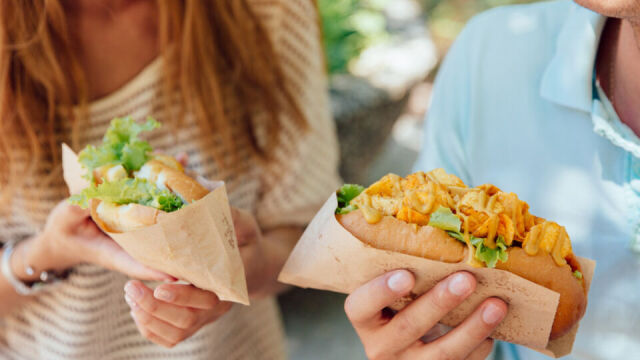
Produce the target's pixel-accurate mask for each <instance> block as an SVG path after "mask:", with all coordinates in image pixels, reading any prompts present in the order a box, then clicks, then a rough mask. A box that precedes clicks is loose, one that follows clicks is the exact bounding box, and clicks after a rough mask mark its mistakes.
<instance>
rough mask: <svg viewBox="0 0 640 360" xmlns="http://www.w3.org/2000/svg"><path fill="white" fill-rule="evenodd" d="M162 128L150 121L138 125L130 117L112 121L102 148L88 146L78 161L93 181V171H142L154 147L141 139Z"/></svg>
mask: <svg viewBox="0 0 640 360" xmlns="http://www.w3.org/2000/svg"><path fill="white" fill-rule="evenodd" d="M158 127H160V123H159V122H157V121H156V120H155V119H153V118H152V117H148V118H147V120H146V121H145V122H143V123H138V122H136V121H134V120H133V118H131V117H125V118H115V119H113V120H111V124H110V125H109V129H108V130H107V132H106V134H105V135H104V137H103V138H102V144H101V145H99V146H93V145H89V146H87V147H86V148H85V149H84V150H82V151H81V152H80V154H79V155H78V161H79V162H80V163H81V164H82V165H83V166H84V168H85V169H87V170H88V174H87V176H88V177H89V178H90V180H92V177H93V170H94V169H97V168H99V167H101V166H104V165H118V164H121V165H122V166H123V167H124V168H125V169H126V170H127V171H128V172H132V171H136V170H139V169H140V167H142V165H144V163H145V162H147V161H148V160H149V159H150V153H151V150H152V149H151V146H150V145H149V143H148V142H146V141H143V140H140V139H138V135H140V134H141V133H143V132H147V131H151V130H153V129H156V128H158Z"/></svg>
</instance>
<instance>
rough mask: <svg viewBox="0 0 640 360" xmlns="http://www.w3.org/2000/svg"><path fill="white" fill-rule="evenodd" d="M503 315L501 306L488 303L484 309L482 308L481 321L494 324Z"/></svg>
mask: <svg viewBox="0 0 640 360" xmlns="http://www.w3.org/2000/svg"><path fill="white" fill-rule="evenodd" d="M504 315H505V313H504V310H503V309H502V308H501V307H499V306H497V305H496V304H491V303H489V304H488V305H487V306H486V307H485V308H484V310H482V321H484V322H485V324H487V325H494V324H496V323H498V322H499V321H500V320H502V318H503V317H504Z"/></svg>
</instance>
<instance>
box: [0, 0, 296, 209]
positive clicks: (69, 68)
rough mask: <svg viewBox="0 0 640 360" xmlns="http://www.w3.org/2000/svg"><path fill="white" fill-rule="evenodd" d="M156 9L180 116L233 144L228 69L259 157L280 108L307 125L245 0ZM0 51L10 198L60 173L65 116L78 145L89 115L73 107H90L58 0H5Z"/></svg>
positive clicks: (274, 139) (4, 166)
mask: <svg viewBox="0 0 640 360" xmlns="http://www.w3.org/2000/svg"><path fill="white" fill-rule="evenodd" d="M157 8H158V16H159V19H158V24H159V29H158V30H159V42H160V49H161V54H162V56H163V57H164V60H165V61H164V63H165V67H164V70H163V71H164V73H165V74H164V75H165V76H164V79H165V80H164V85H163V89H164V91H174V92H176V93H177V94H178V96H179V99H178V100H179V103H180V105H181V106H180V111H179V113H180V116H179V118H181V117H182V116H184V114H185V113H186V112H189V113H191V114H193V115H194V116H195V118H196V119H197V121H198V124H199V126H200V127H201V128H202V131H206V132H209V133H213V131H216V132H219V133H220V134H226V135H223V143H224V144H225V145H226V146H227V148H229V149H231V153H232V154H233V153H236V152H237V150H238V149H237V145H236V144H235V143H234V140H233V138H232V137H231V131H229V130H230V128H231V123H230V120H229V118H228V117H227V116H226V114H225V111H224V106H223V103H224V101H223V100H224V99H223V98H222V91H221V81H222V75H223V74H232V76H231V82H232V84H233V89H234V91H235V93H236V94H237V96H238V97H239V99H241V100H242V104H246V106H248V107H249V108H248V109H247V110H246V111H247V116H243V120H242V121H245V122H246V124H242V126H243V127H244V128H246V129H248V132H249V136H250V139H251V141H252V147H253V149H252V150H253V151H252V152H253V154H255V155H256V156H257V157H259V158H261V159H269V158H270V157H271V155H272V153H273V149H274V148H275V146H276V145H277V143H278V139H279V137H280V136H279V133H280V131H281V129H282V124H281V120H280V119H281V118H282V117H281V116H280V115H281V113H282V112H283V111H287V112H288V113H289V114H290V115H291V116H290V117H291V118H292V119H293V120H294V122H295V123H296V124H297V125H298V126H300V127H301V128H303V129H306V128H307V126H308V122H307V121H306V119H305V118H304V116H303V113H302V112H301V111H300V109H299V106H298V105H297V104H296V102H295V101H294V98H293V96H292V94H291V92H290V90H289V89H288V88H287V86H286V85H285V81H284V77H283V72H282V69H281V68H280V63H279V61H278V58H277V56H276V53H275V51H274V48H273V44H272V42H271V39H270V38H269V36H268V35H267V32H266V31H265V29H264V28H263V25H262V24H261V23H260V21H259V19H258V18H257V17H256V15H255V14H254V12H253V11H252V10H251V7H250V6H249V4H248V3H247V0H209V1H204V0H203V1H193V0H191V1H162V0H158V1H157ZM0 51H1V54H0V191H1V197H2V199H4V200H7V198H8V200H10V199H11V198H12V197H13V195H14V194H15V191H17V190H21V189H22V188H23V187H25V186H28V185H27V184H29V183H30V181H28V180H29V179H31V178H32V177H33V175H34V173H35V172H36V170H37V172H38V173H40V172H41V171H42V169H46V170H45V172H48V173H53V172H55V173H57V174H56V176H59V175H60V173H59V171H54V170H56V169H59V162H60V151H59V148H60V142H61V141H62V139H61V138H60V136H59V134H60V130H61V129H63V128H66V126H65V125H66V124H64V123H63V122H64V121H71V122H72V124H73V126H72V127H71V128H72V131H71V140H72V143H73V144H74V145H76V146H77V143H78V140H77V139H78V138H79V137H78V133H79V130H78V129H79V128H80V124H81V123H82V120H83V119H82V117H83V116H82V115H80V116H74V113H73V112H72V107H73V106H80V108H81V109H82V108H83V107H84V108H85V109H86V105H87V104H88V102H89V99H88V91H87V84H86V82H85V77H84V74H83V71H82V68H81V67H80V64H79V61H78V60H77V59H76V58H75V57H74V54H73V52H72V49H71V41H70V36H69V31H68V28H67V23H66V19H65V12H64V8H63V6H62V4H61V1H60V0H32V1H22V0H2V1H0ZM226 81H229V76H226V77H225V82H226ZM164 98H165V99H175V98H173V97H170V96H165V97H164ZM167 101H168V100H167ZM256 112H259V113H260V114H262V116H261V117H260V122H259V124H258V125H259V126H260V129H258V128H257V126H258V125H256V122H255V121H252V120H251V118H252V115H255V114H257V113H256ZM82 113H83V112H80V114H82ZM264 115H266V116H264ZM258 134H266V136H264V135H261V136H260V137H259V136H258ZM218 161H219V162H220V161H222V160H221V159H218ZM25 180H27V181H25Z"/></svg>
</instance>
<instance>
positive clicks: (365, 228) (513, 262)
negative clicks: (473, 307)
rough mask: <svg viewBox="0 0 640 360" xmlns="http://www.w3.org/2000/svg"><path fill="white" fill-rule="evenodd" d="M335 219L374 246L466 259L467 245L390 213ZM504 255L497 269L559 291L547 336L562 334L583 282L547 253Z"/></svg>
mask: <svg viewBox="0 0 640 360" xmlns="http://www.w3.org/2000/svg"><path fill="white" fill-rule="evenodd" d="M336 218H337V220H338V222H340V224H341V225H342V226H343V227H344V228H345V229H346V230H347V231H349V232H350V233H351V234H353V235H354V236H355V237H356V238H358V239H359V240H360V241H362V242H364V243H366V244H368V245H370V246H372V247H374V248H377V249H382V250H390V251H396V252H400V253H403V254H408V255H413V256H419V257H423V258H426V259H430V260H437V261H443V262H448V263H457V262H461V261H465V259H466V258H467V251H468V250H467V247H466V246H465V245H464V244H462V243H461V242H459V241H458V240H455V239H454V238H452V237H450V236H449V235H448V234H447V233H446V232H445V231H443V230H441V229H437V228H434V227H431V226H417V225H415V224H409V223H406V222H404V221H401V220H398V219H396V218H395V217H392V216H384V217H383V218H382V220H380V221H379V222H378V223H375V224H370V223H368V222H367V221H366V220H365V218H364V216H363V215H362V211H361V210H355V211H352V212H350V213H348V214H345V215H336ZM508 254H509V258H508V260H507V261H506V262H504V263H502V262H498V263H497V265H496V268H497V269H501V270H506V271H509V272H512V273H514V274H516V275H518V276H520V277H523V278H525V279H527V280H529V281H532V282H534V283H536V284H538V285H541V286H544V287H546V288H548V289H550V290H553V291H555V292H557V293H559V294H560V301H559V304H558V309H557V311H556V316H555V319H554V323H553V326H552V329H551V335H550V339H551V340H553V339H556V338H558V337H560V336H562V335H564V334H565V333H566V332H567V331H569V330H570V329H571V327H573V325H574V324H575V323H576V322H577V321H578V320H580V318H581V317H582V315H583V314H584V312H585V309H586V304H587V299H586V295H585V290H584V285H583V282H580V281H577V280H576V279H575V278H574V276H573V272H572V269H571V266H569V265H568V264H566V265H564V266H558V265H557V264H556V263H555V261H554V260H553V258H552V257H551V255H550V254H549V253H544V252H539V253H538V254H537V255H535V256H530V255H527V253H525V251H524V250H523V249H522V248H518V247H510V248H509V249H508Z"/></svg>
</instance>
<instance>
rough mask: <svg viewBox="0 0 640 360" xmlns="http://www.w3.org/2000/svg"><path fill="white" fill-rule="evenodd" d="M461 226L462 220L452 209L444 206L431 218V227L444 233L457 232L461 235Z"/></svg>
mask: <svg viewBox="0 0 640 360" xmlns="http://www.w3.org/2000/svg"><path fill="white" fill-rule="evenodd" d="M460 225H462V222H461V221H460V219H459V218H458V217H457V216H455V215H454V214H453V212H452V211H451V209H449V208H447V207H444V206H440V207H439V208H438V209H437V210H436V211H434V212H433V213H432V214H431V216H430V217H429V226H433V227H437V228H439V229H442V230H444V231H455V232H458V233H459V232H460ZM463 241H464V240H463Z"/></svg>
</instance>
